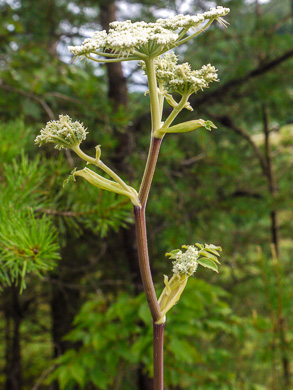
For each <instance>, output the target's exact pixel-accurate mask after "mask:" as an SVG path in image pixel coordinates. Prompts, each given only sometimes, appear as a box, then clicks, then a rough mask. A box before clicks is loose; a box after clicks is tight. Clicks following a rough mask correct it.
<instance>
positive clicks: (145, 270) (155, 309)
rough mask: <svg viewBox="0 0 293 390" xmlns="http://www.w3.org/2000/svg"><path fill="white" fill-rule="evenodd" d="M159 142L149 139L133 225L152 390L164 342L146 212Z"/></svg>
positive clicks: (159, 386) (158, 379) (157, 383)
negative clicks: (147, 319)
mask: <svg viewBox="0 0 293 390" xmlns="http://www.w3.org/2000/svg"><path fill="white" fill-rule="evenodd" d="M161 142H162V139H161V138H155V137H152V140H151V145H150V150H149V155H148V159H147V163H146V167H145V172H144V175H143V179H142V183H141V187H140V190H139V200H140V203H141V207H137V206H135V207H134V215H135V225H136V240H137V251H138V259H139V268H140V274H141V278H142V283H143V287H144V291H145V294H146V298H147V302H148V305H149V309H150V312H151V315H152V319H153V332H154V338H153V347H154V361H153V364H154V390H163V339H164V324H156V321H158V320H159V318H160V317H161V310H160V306H159V303H158V300H157V296H156V291H155V288H154V284H153V280H152V274H151V269H150V262H149V255H148V244H147V233H146V220H145V209H146V204H147V199H148V194H149V191H150V187H151V183H152V180H153V176H154V172H155V168H156V163H157V160H158V155H159V151H160V146H161Z"/></svg>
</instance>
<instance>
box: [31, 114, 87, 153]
mask: <svg viewBox="0 0 293 390" xmlns="http://www.w3.org/2000/svg"><path fill="white" fill-rule="evenodd" d="M86 135H87V131H86V129H85V128H84V126H83V124H82V123H80V122H78V121H75V122H72V119H71V118H70V117H69V116H68V115H59V120H58V121H50V122H48V123H47V125H46V127H45V128H43V129H42V130H41V134H40V135H38V136H37V137H36V139H35V143H36V144H37V145H39V146H41V145H43V144H44V143H48V142H52V143H55V144H56V146H55V148H56V149H59V150H60V149H62V148H72V147H74V146H77V145H79V144H80V143H81V142H82V141H83V140H85V139H86Z"/></svg>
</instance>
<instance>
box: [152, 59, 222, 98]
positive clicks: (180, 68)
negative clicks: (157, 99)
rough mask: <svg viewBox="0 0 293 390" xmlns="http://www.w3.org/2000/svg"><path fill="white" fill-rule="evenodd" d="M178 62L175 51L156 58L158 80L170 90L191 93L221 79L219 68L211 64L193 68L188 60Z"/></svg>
mask: <svg viewBox="0 0 293 390" xmlns="http://www.w3.org/2000/svg"><path fill="white" fill-rule="evenodd" d="M177 62H178V57H177V56H176V55H175V54H174V53H173V52H171V53H167V54H165V55H163V56H161V57H158V58H156V60H155V66H156V75H157V79H158V82H159V83H160V82H161V83H162V84H163V86H164V88H165V89H166V91H168V92H171V93H172V92H178V93H180V94H183V93H189V94H191V93H195V92H197V91H198V90H200V89H201V90H202V89H203V88H207V87H208V86H209V83H210V82H212V81H219V80H218V74H217V70H216V68H215V67H214V66H212V65H211V64H207V65H203V66H202V68H201V69H199V70H191V67H190V65H189V64H188V63H187V62H186V63H184V64H180V65H177Z"/></svg>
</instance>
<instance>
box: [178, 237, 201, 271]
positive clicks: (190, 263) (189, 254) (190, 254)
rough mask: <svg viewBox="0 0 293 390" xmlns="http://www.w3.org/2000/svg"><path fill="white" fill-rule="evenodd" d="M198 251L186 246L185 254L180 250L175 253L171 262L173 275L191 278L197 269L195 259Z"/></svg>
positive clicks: (197, 256)
mask: <svg viewBox="0 0 293 390" xmlns="http://www.w3.org/2000/svg"><path fill="white" fill-rule="evenodd" d="M198 258H199V251H198V250H197V249H196V248H195V247H194V246H192V245H189V246H188V249H187V250H186V252H185V253H183V252H182V251H181V250H180V251H178V252H177V253H176V260H175V261H173V270H172V271H173V274H175V275H186V276H192V275H193V274H194V273H195V272H196V270H197V267H198V262H197V259H198Z"/></svg>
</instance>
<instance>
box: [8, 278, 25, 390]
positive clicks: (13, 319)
mask: <svg viewBox="0 0 293 390" xmlns="http://www.w3.org/2000/svg"><path fill="white" fill-rule="evenodd" d="M4 310H5V319H6V328H5V339H6V346H5V348H6V351H5V355H6V356H5V357H6V362H5V363H6V364H5V376H6V380H5V385H4V389H5V390H21V388H22V373H21V351H20V325H21V321H22V318H23V310H22V307H21V303H20V301H19V291H18V288H17V287H15V286H13V287H11V288H9V289H8V290H7V301H6V304H5V309H4Z"/></svg>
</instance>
